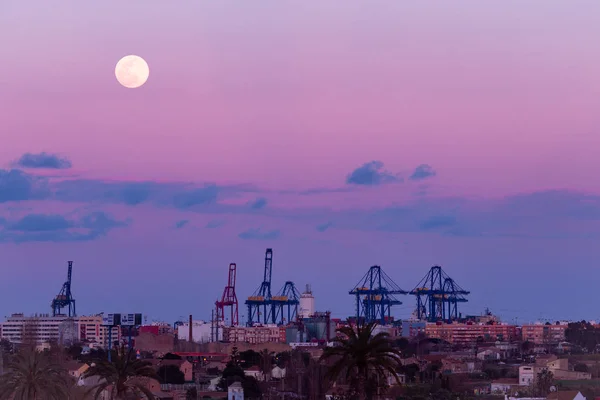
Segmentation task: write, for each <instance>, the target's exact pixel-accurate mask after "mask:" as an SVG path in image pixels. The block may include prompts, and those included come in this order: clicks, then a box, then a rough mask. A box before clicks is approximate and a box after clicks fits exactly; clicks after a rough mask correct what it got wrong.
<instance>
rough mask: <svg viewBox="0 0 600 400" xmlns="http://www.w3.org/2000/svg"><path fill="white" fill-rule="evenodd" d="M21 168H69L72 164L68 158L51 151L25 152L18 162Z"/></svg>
mask: <svg viewBox="0 0 600 400" xmlns="http://www.w3.org/2000/svg"><path fill="white" fill-rule="evenodd" d="M16 165H17V166H19V167H21V168H46V169H69V168H71V166H72V164H71V161H70V160H69V159H67V158H64V157H60V156H58V155H56V154H49V153H45V152H42V153H38V154H33V153H25V154H23V155H22V156H21V158H19V160H18V161H17V162H16Z"/></svg>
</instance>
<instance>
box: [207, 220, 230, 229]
mask: <svg viewBox="0 0 600 400" xmlns="http://www.w3.org/2000/svg"><path fill="white" fill-rule="evenodd" d="M223 225H225V221H219V220H213V221H208V223H207V224H206V226H205V228H208V229H216V228H220V227H222V226H223Z"/></svg>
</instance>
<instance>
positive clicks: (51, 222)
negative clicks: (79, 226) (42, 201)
mask: <svg viewBox="0 0 600 400" xmlns="http://www.w3.org/2000/svg"><path fill="white" fill-rule="evenodd" d="M72 226H73V223H72V222H71V221H68V220H67V219H66V218H65V217H63V216H62V215H58V214H29V215H26V216H24V217H23V218H21V219H20V220H18V221H15V222H13V223H9V224H6V225H5V229H6V230H11V231H21V232H41V231H60V230H65V229H69V228H71V227H72Z"/></svg>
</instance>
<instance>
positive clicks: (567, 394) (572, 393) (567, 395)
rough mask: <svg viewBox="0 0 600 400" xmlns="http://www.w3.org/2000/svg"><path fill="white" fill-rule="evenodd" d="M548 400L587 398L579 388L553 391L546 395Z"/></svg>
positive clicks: (581, 399)
mask: <svg viewBox="0 0 600 400" xmlns="http://www.w3.org/2000/svg"><path fill="white" fill-rule="evenodd" d="M546 399H547V400H586V398H585V396H584V395H582V394H581V392H578V391H577V390H565V391H559V392H552V393H550V394H549V395H548V397H546Z"/></svg>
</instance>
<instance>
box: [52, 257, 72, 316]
mask: <svg viewBox="0 0 600 400" xmlns="http://www.w3.org/2000/svg"><path fill="white" fill-rule="evenodd" d="M68 265H69V268H68V272H67V281H66V282H65V283H63V286H62V288H61V289H60V292H58V295H56V297H55V298H54V299H53V300H52V304H51V307H52V315H53V316H54V317H56V316H57V315H63V313H62V309H63V308H66V307H68V308H69V313H68V316H69V317H75V316H77V313H76V311H75V299H74V298H73V295H72V293H71V274H72V271H73V261H69V262H68Z"/></svg>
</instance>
